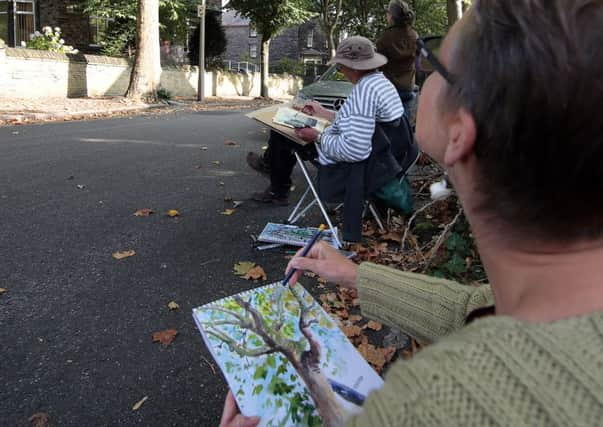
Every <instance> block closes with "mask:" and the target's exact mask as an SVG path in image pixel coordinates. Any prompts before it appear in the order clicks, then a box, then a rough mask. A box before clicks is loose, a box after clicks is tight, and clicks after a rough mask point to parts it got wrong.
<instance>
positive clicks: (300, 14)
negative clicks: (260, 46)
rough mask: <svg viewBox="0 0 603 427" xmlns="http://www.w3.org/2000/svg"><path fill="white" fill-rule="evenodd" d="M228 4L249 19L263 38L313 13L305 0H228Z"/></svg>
mask: <svg viewBox="0 0 603 427" xmlns="http://www.w3.org/2000/svg"><path fill="white" fill-rule="evenodd" d="M228 6H229V8H232V9H234V10H236V11H238V12H239V14H240V15H241V16H243V17H245V18H247V19H249V20H250V21H251V23H252V24H253V25H254V26H255V28H256V29H257V31H258V33H260V34H262V36H263V39H264V40H266V39H271V38H272V37H273V36H275V35H277V34H278V33H279V32H280V31H281V30H284V29H285V28H287V27H290V26H293V25H297V24H301V23H303V22H305V21H307V20H309V19H310V18H312V17H313V16H314V15H315V14H314V13H313V12H311V11H310V4H309V2H308V1H305V0H230V1H229V2H228Z"/></svg>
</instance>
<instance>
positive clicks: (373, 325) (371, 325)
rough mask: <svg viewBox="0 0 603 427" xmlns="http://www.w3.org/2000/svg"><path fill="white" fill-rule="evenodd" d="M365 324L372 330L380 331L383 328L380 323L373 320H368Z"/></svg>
mask: <svg viewBox="0 0 603 427" xmlns="http://www.w3.org/2000/svg"><path fill="white" fill-rule="evenodd" d="M366 326H367V327H368V328H369V329H372V330H373V331H380V330H381V329H382V328H383V325H382V324H381V323H379V322H375V321H374V320H369V321H368V323H367V324H366Z"/></svg>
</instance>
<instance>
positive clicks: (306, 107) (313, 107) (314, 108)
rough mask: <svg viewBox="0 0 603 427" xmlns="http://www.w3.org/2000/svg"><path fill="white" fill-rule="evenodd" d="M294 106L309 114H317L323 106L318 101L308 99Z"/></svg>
mask: <svg viewBox="0 0 603 427" xmlns="http://www.w3.org/2000/svg"><path fill="white" fill-rule="evenodd" d="M293 108H294V109H296V110H298V111H301V112H302V113H304V114H307V115H308V116H315V115H316V114H317V113H318V112H319V111H320V110H321V109H322V108H323V106H322V105H320V103H319V102H317V101H306V102H304V103H303V104H297V105H294V106H293Z"/></svg>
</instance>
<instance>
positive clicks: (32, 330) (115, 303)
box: [0, 111, 318, 426]
mask: <svg viewBox="0 0 603 427" xmlns="http://www.w3.org/2000/svg"><path fill="white" fill-rule="evenodd" d="M227 139H229V140H233V141H236V142H237V143H238V144H239V146H227V145H225V144H224V141H225V140H227ZM266 140H267V134H266V131H265V130H262V128H261V127H260V126H259V125H258V124H256V123H255V122H253V121H251V120H250V119H247V118H245V117H244V112H242V111H236V112H233V111H227V112H201V113H190V112H180V113H176V114H166V115H159V116H150V115H149V116H139V117H132V118H120V119H114V120H98V121H87V122H70V123H51V124H43V125H30V126H19V127H3V128H0V218H1V221H2V226H1V227H0V259H1V260H2V261H1V262H0V287H1V288H6V289H7V292H6V293H4V294H3V295H0V343H1V344H0V345H1V348H2V352H1V356H0V385H1V386H0V425H3V426H4V425H6V426H17V425H23V426H25V425H30V423H29V422H28V418H29V417H30V416H31V415H32V414H34V413H37V412H46V413H48V414H49V416H50V425H57V426H72V425H78V426H83V425H94V426H96V425H120V426H122V425H123V426H128V425H145V426H169V425H179V426H189V425H201V426H213V425H217V424H218V420H219V416H220V413H221V409H222V403H223V398H224V395H225V393H226V386H225V383H224V381H223V378H222V376H221V374H220V372H219V370H217V371H213V369H217V368H212V366H210V363H213V361H212V358H211V356H210V355H209V354H208V352H207V350H206V349H205V346H204V345H203V344H202V340H201V337H200V335H199V333H198V331H197V329H196V326H195V325H194V321H193V319H192V315H191V311H192V309H193V308H194V307H196V306H199V305H202V304H204V303H207V302H210V301H212V300H215V299H217V298H219V297H222V296H225V295H229V294H232V293H235V292H237V291H241V290H244V289H248V288H251V287H255V286H258V284H254V283H252V282H248V281H245V280H242V279H240V278H238V277H236V276H235V275H234V274H233V272H232V267H233V265H234V264H235V263H236V262H238V261H242V260H248V261H254V262H257V263H258V264H260V265H261V266H263V267H264V269H265V270H266V272H267V274H268V279H269V281H272V280H278V279H279V278H280V277H282V274H283V271H284V267H285V263H286V261H285V259H284V256H283V253H282V252H281V251H278V250H277V251H263V252H259V251H257V250H254V249H253V248H252V246H251V238H250V234H257V233H259V232H260V231H261V229H262V228H263V226H264V225H265V223H266V222H267V221H280V220H282V219H283V218H285V217H286V215H287V212H288V208H286V207H285V208H283V207H273V206H266V205H259V204H257V203H254V202H252V201H250V200H249V196H250V194H251V193H252V192H253V191H258V190H262V189H263V188H264V187H265V186H266V185H267V181H266V179H265V178H263V177H261V176H260V175H259V174H257V173H255V172H253V171H251V170H250V169H249V168H248V167H247V166H246V164H245V153H246V152H247V151H249V150H259V149H260V147H261V146H262V145H263V144H264V143H265V141H266ZM203 147H207V149H206V150H204V149H203ZM214 162H220V163H219V164H216V163H214ZM298 181H300V179H299V177H298ZM228 197H231V198H233V199H234V200H242V201H244V203H243V204H242V205H241V206H239V207H238V208H237V209H236V211H235V213H234V214H233V215H231V216H227V215H222V214H221V212H222V211H223V210H224V209H225V208H228V207H231V205H230V203H228V202H225V201H224V199H225V198H228ZM141 208H152V209H153V210H154V211H155V212H156V213H155V214H153V215H151V216H149V217H147V218H139V217H135V216H133V213H134V212H135V211H136V210H137V209H141ZM169 209H177V210H178V211H179V212H180V214H181V216H180V217H177V218H170V217H168V216H166V215H165V212H166V211H168V210H169ZM317 218H318V217H317ZM130 249H133V250H135V251H136V255H135V256H133V257H131V258H127V259H124V260H120V261H118V260H115V259H113V258H112V256H111V255H112V253H114V252H116V251H124V250H130ZM170 301H176V302H177V303H178V304H179V305H180V309H179V310H177V311H170V310H169V309H168V308H167V304H168V303H169V302H170ZM168 328H173V329H176V330H177V331H178V336H177V338H176V340H175V341H174V343H173V344H172V345H171V346H169V347H167V348H164V347H163V346H161V345H160V344H158V343H153V342H152V340H151V335H152V333H153V332H157V331H162V330H165V329H168ZM144 396H148V400H147V401H146V402H145V403H144V405H143V406H142V408H141V409H140V410H138V411H132V406H133V405H134V404H135V403H136V402H137V401H139V400H140V399H141V398H143V397H144Z"/></svg>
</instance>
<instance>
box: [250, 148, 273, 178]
mask: <svg viewBox="0 0 603 427" xmlns="http://www.w3.org/2000/svg"><path fill="white" fill-rule="evenodd" d="M247 164H248V165H249V167H250V168H251V169H253V170H254V171H258V172H259V173H261V174H263V175H268V176H270V167H269V166H268V165H267V164H266V162H265V161H264V159H263V157H262V156H260V155H259V154H256V153H254V152H253V151H250V152H249V153H247Z"/></svg>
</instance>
